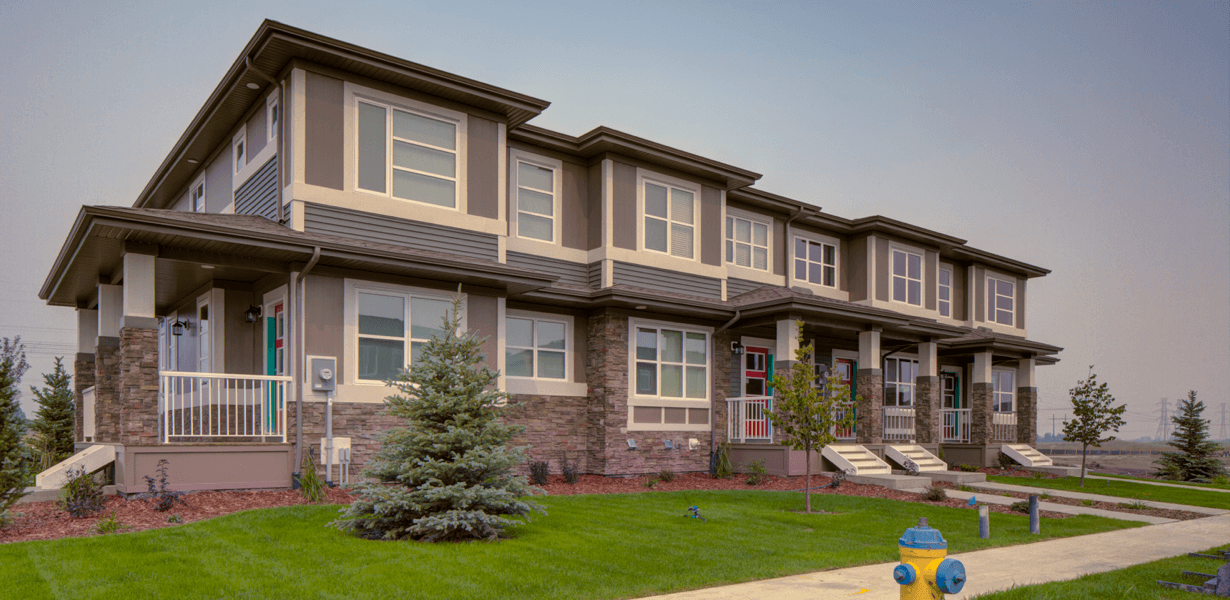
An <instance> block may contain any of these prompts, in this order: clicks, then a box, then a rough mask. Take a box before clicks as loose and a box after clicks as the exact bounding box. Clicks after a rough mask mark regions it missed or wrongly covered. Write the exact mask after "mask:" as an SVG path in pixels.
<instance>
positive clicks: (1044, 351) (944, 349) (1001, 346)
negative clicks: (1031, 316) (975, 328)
mask: <svg viewBox="0 0 1230 600" xmlns="http://www.w3.org/2000/svg"><path fill="white" fill-rule="evenodd" d="M1061 351H1063V348H1061V347H1059V346H1052V345H1050V344H1044V343H1042V342H1035V341H1033V340H1028V339H1025V338H1018V337H1008V336H994V337H978V338H972V339H971V338H969V337H968V336H967V337H964V338H959V339H949V340H943V341H941V342H940V350H939V353H940V354H941V355H944V356H957V355H965V354H975V353H978V352H991V353H993V354H1000V355H1005V356H1019V357H1022V358H1025V357H1035V358H1038V359H1039V360H1040V361H1041V362H1044V363H1045V364H1054V363H1056V362H1059V359H1058V358H1056V357H1055V356H1054V355H1056V354H1059V353H1060V352H1061Z"/></svg>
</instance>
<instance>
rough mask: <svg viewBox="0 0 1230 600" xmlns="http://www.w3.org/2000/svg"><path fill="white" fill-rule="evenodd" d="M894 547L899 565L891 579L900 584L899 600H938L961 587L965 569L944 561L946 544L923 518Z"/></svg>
mask: <svg viewBox="0 0 1230 600" xmlns="http://www.w3.org/2000/svg"><path fill="white" fill-rule="evenodd" d="M897 545H898V546H899V547H900V550H901V564H899V565H897V568H895V569H893V579H895V580H897V583H899V584H901V600H938V599H940V598H943V597H944V594H956V593H957V592H960V591H961V588H962V587H964V586H965V565H963V564H961V561H959V560H956V559H952V558H946V557H947V556H948V542H946V541H944V536H942V535H940V531H939V530H938V529H932V528H931V527H928V526H927V518H926V517H923V518H920V519H919V520H918V526H917V527H911V528H909V529H907V530H905V533H904V534H902V536H901V539H900V540H897Z"/></svg>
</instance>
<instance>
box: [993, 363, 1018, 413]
mask: <svg viewBox="0 0 1230 600" xmlns="http://www.w3.org/2000/svg"><path fill="white" fill-rule="evenodd" d="M1015 375H1016V374H1015V373H1013V372H1012V371H1000V370H995V371H992V372H991V381H992V385H993V390H994V391H993V394H994V397H993V398H992V400H991V409H992V410H993V411H994V412H999V413H1010V412H1012V405H1013V400H1014V399H1015V398H1016V390H1015V389H1013V384H1014V380H1015V379H1016V376H1015Z"/></svg>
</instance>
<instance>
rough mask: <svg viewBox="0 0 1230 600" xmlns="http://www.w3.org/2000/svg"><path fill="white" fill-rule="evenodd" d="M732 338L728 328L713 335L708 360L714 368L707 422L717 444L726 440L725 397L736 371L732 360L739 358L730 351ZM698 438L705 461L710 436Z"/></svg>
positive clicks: (728, 417)
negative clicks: (710, 354)
mask: <svg viewBox="0 0 1230 600" xmlns="http://www.w3.org/2000/svg"><path fill="white" fill-rule="evenodd" d="M734 339H735V338H734V335H733V334H731V333H730V331H729V330H727V331H723V332H721V333H718V334H715V335H714V336H713V359H712V360H711V361H710V363H711V364H712V365H713V369H714V383H713V414H712V415H710V416H709V423H710V426H711V427H713V431H714V434H715V435H713V436H712V439H713V440H715V441H716V442H717V443H719V444H721V443H723V442H725V441H726V440H727V438H726V428H727V423H729V422H730V415H729V414H727V406H726V398H728V397H730V393H731V385H730V381H731V378H732V377H733V376H734V373H735V372H736V370H735V369H734V361H735V360H737V359H738V358H740V357H737V356H734V355H733V354H732V353H731V351H730V342H731V341H733V340H734ZM740 395H742V394H740ZM736 397H737V396H736ZM699 439H700V443H701V447H702V448H704V449H705V460H706V463H707V462H708V456H709V453H710V452H712V450H713V448H712V446H710V445H709V440H710V436H709V435H707V434H706V435H702V436H700V437H699ZM706 468H707V467H706Z"/></svg>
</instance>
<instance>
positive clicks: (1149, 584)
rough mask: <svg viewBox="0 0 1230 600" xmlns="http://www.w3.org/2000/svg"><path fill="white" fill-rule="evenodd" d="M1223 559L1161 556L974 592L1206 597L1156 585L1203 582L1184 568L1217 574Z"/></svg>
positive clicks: (1164, 599)
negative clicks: (1131, 564) (1071, 576)
mask: <svg viewBox="0 0 1230 600" xmlns="http://www.w3.org/2000/svg"><path fill="white" fill-rule="evenodd" d="M1228 549H1230V546H1219V547H1217V548H1214V549H1211V550H1208V551H1205V552H1203V554H1215V553H1218V552H1220V551H1222V550H1228ZM1222 564H1223V563H1222V562H1221V561H1218V560H1213V559H1210V558H1191V557H1188V556H1180V557H1176V558H1164V559H1162V560H1156V561H1153V562H1150V563H1145V564H1143V565H1136V566H1134V567H1128V568H1126V569H1119V570H1118V571H1107V572H1105V573H1097V574H1095V575H1086V576H1084V577H1081V578H1078V579H1073V580H1071V581H1056V582H1053V583H1043V584H1039V585H1031V586H1026V587H1019V588H1015V589H1011V590H1007V591H1003V592H995V593H993V594H983V595H981V596H977V598H978V599H979V600H1035V599H1037V600H1042V599H1045V600H1085V599H1086V598H1116V599H1118V600H1159V599H1161V600H1196V599H1199V598H1208V597H1209V596H1202V595H1200V594H1193V593H1191V592H1183V591H1179V590H1171V589H1166V588H1163V587H1162V586H1160V585H1158V584H1157V582H1158V581H1159V580H1160V581H1170V582H1173V583H1186V584H1187V585H1195V586H1201V585H1204V581H1205V580H1204V579H1202V578H1196V577H1184V576H1183V571H1195V572H1197V573H1209V574H1216V573H1217V569H1218V568H1220V567H1221V565H1222Z"/></svg>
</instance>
